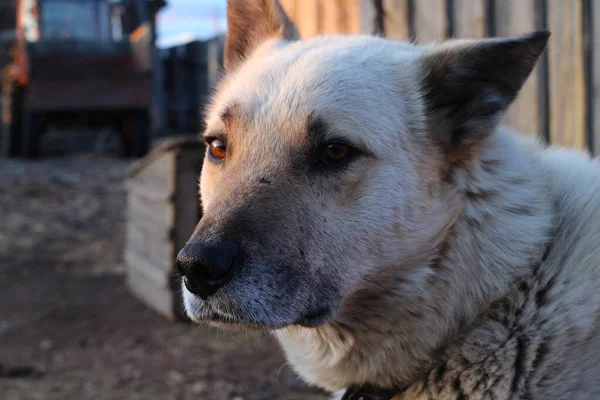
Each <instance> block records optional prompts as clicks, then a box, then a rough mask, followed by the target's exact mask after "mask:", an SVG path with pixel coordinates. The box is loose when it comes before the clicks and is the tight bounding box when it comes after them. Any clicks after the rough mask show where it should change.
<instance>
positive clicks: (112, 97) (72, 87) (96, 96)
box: [0, 0, 165, 157]
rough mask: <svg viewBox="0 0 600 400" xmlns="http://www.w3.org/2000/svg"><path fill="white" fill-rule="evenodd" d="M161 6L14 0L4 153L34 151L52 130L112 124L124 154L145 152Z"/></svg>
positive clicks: (116, 0) (136, 0)
mask: <svg viewBox="0 0 600 400" xmlns="http://www.w3.org/2000/svg"><path fill="white" fill-rule="evenodd" d="M164 5H165V2H164V1H163V0H17V7H16V10H15V12H16V42H15V46H14V50H13V60H12V63H11V64H10V65H9V67H8V68H5V69H4V75H5V77H4V79H3V86H7V85H9V86H10V87H3V93H4V96H10V99H11V101H4V102H3V104H4V107H6V106H7V105H8V106H9V107H10V112H6V111H4V112H3V115H9V117H8V118H3V124H4V125H8V127H5V129H3V132H4V134H3V139H2V142H3V144H0V146H3V148H4V151H3V152H5V153H6V152H7V151H8V152H10V153H13V154H14V153H18V154H21V155H23V156H25V157H36V156H38V155H39V145H40V139H41V138H42V136H43V135H44V134H46V133H47V132H48V131H56V130H60V129H63V130H64V129H69V130H71V131H77V130H83V129H84V128H85V130H87V131H89V130H90V129H92V130H96V133H98V132H100V131H102V130H104V131H106V129H112V131H113V132H118V134H119V137H120V141H121V146H120V147H121V149H122V152H123V154H124V155H126V156H141V155H143V154H144V153H145V152H146V151H147V150H148V147H149V141H150V138H151V131H152V123H151V122H152V114H153V111H154V109H155V107H154V97H155V96H154V94H155V91H156V90H157V85H156V82H155V79H154V78H155V72H156V68H157V66H158V65H159V64H158V59H157V54H156V49H155V39H156V34H155V16H156V14H157V12H158V11H159V10H160V9H161V8H162V7H163V6H164ZM6 75H8V76H6ZM7 103H10V104H7ZM9 142H10V144H8V143H9ZM7 148H8V150H7Z"/></svg>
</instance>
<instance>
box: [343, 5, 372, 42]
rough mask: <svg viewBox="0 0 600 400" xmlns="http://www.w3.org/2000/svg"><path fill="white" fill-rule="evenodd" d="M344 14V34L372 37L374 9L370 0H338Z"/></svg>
mask: <svg viewBox="0 0 600 400" xmlns="http://www.w3.org/2000/svg"><path fill="white" fill-rule="evenodd" d="M338 2H339V4H340V7H341V8H343V10H344V12H345V16H344V17H345V19H346V21H347V22H346V23H347V25H346V26H345V27H344V30H345V33H349V34H362V35H372V34H373V33H374V32H375V7H374V6H373V2H372V1H371V0H338Z"/></svg>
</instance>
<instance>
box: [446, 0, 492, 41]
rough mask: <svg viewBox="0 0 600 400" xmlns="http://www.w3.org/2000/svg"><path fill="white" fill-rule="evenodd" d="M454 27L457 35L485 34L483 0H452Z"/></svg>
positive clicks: (471, 36) (479, 35) (481, 35)
mask: <svg viewBox="0 0 600 400" xmlns="http://www.w3.org/2000/svg"><path fill="white" fill-rule="evenodd" d="M453 7H454V28H455V35H456V36H457V37H464V38H478V37H483V36H485V1H484V0H454V1H453Z"/></svg>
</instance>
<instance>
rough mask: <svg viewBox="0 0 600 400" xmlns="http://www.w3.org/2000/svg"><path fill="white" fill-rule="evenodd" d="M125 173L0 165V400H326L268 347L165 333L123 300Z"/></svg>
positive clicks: (205, 333)
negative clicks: (301, 383)
mask: <svg viewBox="0 0 600 400" xmlns="http://www.w3.org/2000/svg"><path fill="white" fill-rule="evenodd" d="M128 165H129V164H128V163H127V162H125V161H121V160H116V159H111V158H107V157H104V158H101V157H98V156H76V157H69V158H63V159H49V160H42V161H37V162H27V161H20V160H9V161H7V160H0V399H2V400H13V399H19V400H25V399H43V400H59V399H60V400H71V399H73V400H74V399H78V400H79V399H82V400H84V399H111V400H119V399H127V400H130V399H131V400H135V399H178V400H179V399H207V400H211V399H215V400H216V399H219V400H220V399H227V400H229V399H237V400H240V399H288V400H291V399H311V400H317V399H319V400H320V399H325V398H326V396H324V395H323V394H320V393H318V392H315V391H311V390H310V389H307V388H305V387H303V386H302V385H300V384H299V383H298V382H297V381H295V380H294V379H293V378H292V374H291V373H290V370H289V368H288V367H287V366H286V364H285V361H284V359H283V356H282V354H281V351H280V349H279V347H278V345H277V344H276V343H275V342H274V341H273V340H272V339H271V338H270V337H268V336H263V337H259V338H254V337H248V336H246V335H241V336H232V335H230V334H227V333H223V332H218V331H215V330H211V329H208V328H201V327H197V326H192V325H188V324H183V323H174V322H169V321H166V320H164V319H163V318H162V317H160V316H158V315H156V314H155V313H154V312H152V311H150V310H148V309H147V308H146V307H145V306H143V305H142V304H141V303H139V302H138V301H137V300H136V299H135V298H134V297H132V296H131V295H130V293H129V292H128V291H127V289H126V287H125V284H124V276H123V273H124V265H123V246H124V218H125V210H124V206H125V192H124V184H123V177H124V173H125V170H126V168H127V166H128Z"/></svg>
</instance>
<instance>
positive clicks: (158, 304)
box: [126, 268, 178, 319]
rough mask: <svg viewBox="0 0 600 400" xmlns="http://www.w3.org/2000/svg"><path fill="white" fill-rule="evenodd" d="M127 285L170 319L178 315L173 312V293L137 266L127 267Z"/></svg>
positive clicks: (150, 305)
mask: <svg viewBox="0 0 600 400" xmlns="http://www.w3.org/2000/svg"><path fill="white" fill-rule="evenodd" d="M126 281H127V286H128V288H129V289H130V291H131V292H132V293H133V294H134V295H135V296H136V297H137V298H139V299H140V300H141V301H142V302H143V303H144V304H146V305H147V306H149V307H150V308H152V309H153V310H155V311H156V312H158V313H159V314H161V315H163V316H164V317H166V318H168V319H175V318H176V317H178V316H177V315H175V313H174V312H173V293H172V292H171V291H170V290H169V289H168V288H166V287H163V286H162V285H157V284H156V283H155V282H154V281H152V279H150V278H148V276H147V275H146V274H145V273H144V272H143V271H140V270H139V269H137V268H127V279H126Z"/></svg>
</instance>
